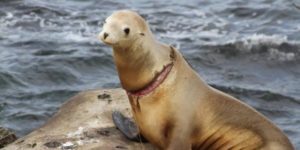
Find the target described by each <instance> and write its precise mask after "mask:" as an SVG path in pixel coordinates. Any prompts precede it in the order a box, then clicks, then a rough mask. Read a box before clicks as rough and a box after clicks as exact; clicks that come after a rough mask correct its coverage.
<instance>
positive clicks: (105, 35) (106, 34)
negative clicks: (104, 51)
mask: <svg viewBox="0 0 300 150" xmlns="http://www.w3.org/2000/svg"><path fill="white" fill-rule="evenodd" d="M107 37H108V33H106V32H104V34H103V38H104V40H105V39H106V38H107Z"/></svg>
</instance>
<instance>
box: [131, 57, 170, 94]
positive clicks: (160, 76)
mask: <svg viewBox="0 0 300 150" xmlns="http://www.w3.org/2000/svg"><path fill="white" fill-rule="evenodd" d="M172 67H173V62H171V63H170V64H167V65H165V66H164V67H163V69H162V71H160V72H158V73H157V74H156V75H155V77H154V78H153V80H152V81H151V82H150V83H149V84H147V85H146V86H145V87H143V88H141V89H139V90H136V91H127V94H128V95H131V96H144V95H147V94H149V93H151V92H152V91H154V90H155V89H156V88H157V87H158V86H159V85H160V84H162V83H163V81H164V80H165V79H166V78H167V76H168V75H169V73H170V71H171V69H172Z"/></svg>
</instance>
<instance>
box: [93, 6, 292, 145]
mask: <svg viewBox="0 0 300 150" xmlns="http://www.w3.org/2000/svg"><path fill="white" fill-rule="evenodd" d="M99 38H100V39H101V40H102V41H103V42H104V43H105V44H107V45H110V46H111V47H112V48H113V58H114V62H115V65H116V68H117V71H118V75H119V78H120V82H121V85H122V87H123V89H124V90H126V91H127V94H128V98H129V101H130V104H131V107H132V112H133V117H134V121H135V122H136V125H137V127H138V130H130V128H132V127H134V126H133V125H132V124H131V123H128V122H127V123H125V121H126V119H124V118H122V117H120V115H119V114H118V113H115V116H113V118H114V120H115V124H116V126H117V127H119V128H120V129H121V131H122V132H123V133H124V134H125V135H126V136H127V137H129V138H132V139H134V137H133V135H135V133H136V132H137V131H139V132H140V133H141V134H142V135H143V136H144V137H145V138H146V139H147V140H148V141H149V142H150V143H152V144H154V145H156V146H157V147H158V148H159V149H167V150H190V149H193V150H215V149H218V150H228V149H231V150H239V149H245V150H246V149H247V150H248V149H249V150H250V149H259V150H293V149H294V148H293V146H292V144H291V143H290V141H289V139H288V138H287V137H286V136H285V135H284V133H283V132H282V131H281V130H280V129H279V128H278V127H276V126H275V125H274V124H273V123H271V121H269V120H268V119H267V118H266V117H264V116H263V115H262V114H260V113H259V112H257V111H256V110H254V109H253V108H251V107H250V106H248V105H247V104H245V103H243V102H241V101H239V100H238V99H236V98H234V97H232V96H230V95H228V94H225V93H223V92H221V91H219V90H217V89H214V88H213V87H211V86H209V85H208V84H207V83H205V82H204V81H203V80H202V79H201V78H200V76H199V75H198V74H197V73H196V72H195V71H194V70H193V69H192V68H191V67H190V65H189V64H188V63H187V62H186V60H185V59H184V57H183V56H182V55H181V53H180V52H179V51H178V50H177V49H175V48H174V47H172V46H168V45H166V44H162V43H160V42H159V41H157V40H156V39H155V38H154V36H153V34H152V33H151V31H150V29H149V27H148V24H147V23H146V21H145V20H144V19H143V18H142V17H141V16H140V15H138V14H137V13H136V12H133V11H130V10H121V11H116V12H114V13H113V14H112V15H111V16H109V17H108V18H107V19H106V20H105V23H104V25H103V30H102V32H101V33H100V34H99ZM120 118H121V119H120ZM126 125H130V126H129V127H126ZM131 131H133V132H131Z"/></svg>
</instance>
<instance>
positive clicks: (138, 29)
mask: <svg viewBox="0 0 300 150" xmlns="http://www.w3.org/2000/svg"><path fill="white" fill-rule="evenodd" d="M147 31H148V26H147V23H146V22H145V20H144V19H143V18H142V17H141V16H140V15H138V14H137V13H136V12H133V11H130V10H121V11H117V12H114V13H113V14H112V15H111V16H109V17H108V18H107V19H106V20H105V22H104V24H103V29H102V31H101V32H100V34H99V38H100V39H101V41H103V42H104V43H105V44H108V45H110V46H112V47H119V48H122V49H126V48H129V47H130V46H131V45H132V44H134V43H135V42H136V41H137V40H138V39H140V38H142V37H143V36H145V34H146V32H147Z"/></svg>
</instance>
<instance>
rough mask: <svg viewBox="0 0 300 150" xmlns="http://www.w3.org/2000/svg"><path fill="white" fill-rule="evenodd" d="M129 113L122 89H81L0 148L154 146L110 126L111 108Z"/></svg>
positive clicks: (135, 148)
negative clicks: (39, 124) (30, 129)
mask: <svg viewBox="0 0 300 150" xmlns="http://www.w3.org/2000/svg"><path fill="white" fill-rule="evenodd" d="M114 110H118V111H121V112H122V113H123V114H124V115H127V116H131V109H130V106H129V101H128V99H127V96H126V93H125V92H124V91H123V90H122V89H112V90H91V91H86V92H81V93H79V94H78V95H76V96H74V97H72V98H71V99H70V100H69V101H67V102H66V103H65V104H63V105H62V107H61V108H60V109H59V111H58V112H57V113H56V114H55V115H54V116H53V117H52V118H51V119H49V121H48V122H47V123H46V124H45V125H43V126H42V127H41V128H39V129H37V130H35V131H33V132H32V133H30V134H28V135H27V136H25V137H23V138H20V139H18V140H17V141H15V142H14V143H12V144H10V145H8V146H7V147H5V148H4V150H27V149H28V150H52V149H53V150H54V149H60V150H61V149H63V150H65V149H68V150H69V149H74V150H75V149H76V150H102V149H103V150H125V149H128V150H141V149H143V150H154V149H155V148H154V147H153V146H151V145H150V144H149V143H137V142H131V141H129V140H127V139H126V138H125V137H124V136H123V135H122V134H121V133H120V132H119V131H118V130H117V129H116V128H115V126H114V124H113V122H112V112H113V111H114Z"/></svg>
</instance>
